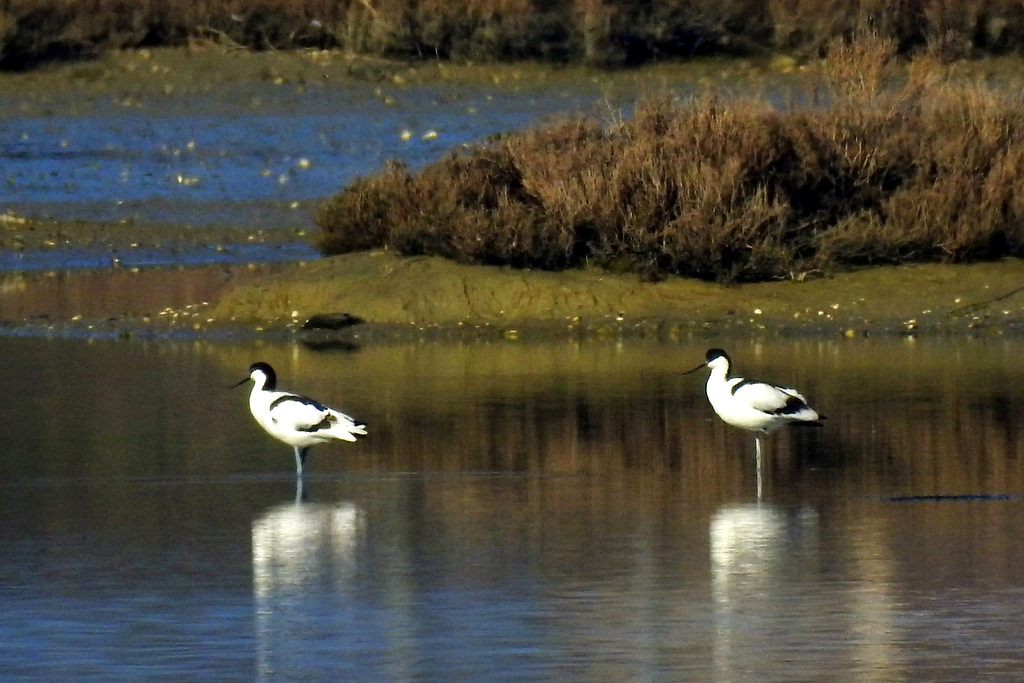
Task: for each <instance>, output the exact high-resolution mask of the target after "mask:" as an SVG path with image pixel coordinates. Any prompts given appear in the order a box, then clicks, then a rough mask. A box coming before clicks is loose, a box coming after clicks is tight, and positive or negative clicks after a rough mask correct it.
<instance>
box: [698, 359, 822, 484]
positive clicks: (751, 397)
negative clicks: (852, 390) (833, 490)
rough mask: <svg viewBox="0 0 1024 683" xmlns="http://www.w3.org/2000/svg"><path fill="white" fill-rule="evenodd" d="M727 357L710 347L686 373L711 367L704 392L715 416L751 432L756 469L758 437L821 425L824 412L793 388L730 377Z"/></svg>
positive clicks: (759, 442) (759, 447)
mask: <svg viewBox="0 0 1024 683" xmlns="http://www.w3.org/2000/svg"><path fill="white" fill-rule="evenodd" d="M729 364H730V361H729V356H728V355H727V354H726V353H725V351H723V350H722V349H710V350H709V351H708V352H707V355H706V356H705V358H704V362H703V363H701V364H700V365H698V366H697V367H695V368H694V369H692V370H689V371H688V372H686V373H685V374H690V373H691V372H697V371H698V370H700V369H701V368H703V367H708V368H711V374H710V375H708V382H707V385H706V386H705V392H706V393H707V395H708V401H710V402H711V407H712V408H714V410H715V412H716V413H717V414H718V417H720V418H722V421H723V422H725V423H726V424H730V425H732V426H733V427H739V428H740V429H745V430H746V431H748V432H753V433H754V443H755V447H756V449H757V464H758V472H760V466H761V437H762V436H764V435H765V434H770V433H771V432H773V431H775V430H776V429H779V428H780V427H784V426H785V425H792V424H803V425H815V426H818V427H820V426H821V420H824V419H825V416H824V415H819V414H818V412H817V411H816V410H814V409H813V408H811V407H810V406H809V405H807V399H806V398H804V397H803V395H802V394H800V392H798V391H796V390H795V389H788V388H786V387H781V386H778V385H777V384H769V383H768V382H759V381H757V380H753V379H744V378H742V377H729Z"/></svg>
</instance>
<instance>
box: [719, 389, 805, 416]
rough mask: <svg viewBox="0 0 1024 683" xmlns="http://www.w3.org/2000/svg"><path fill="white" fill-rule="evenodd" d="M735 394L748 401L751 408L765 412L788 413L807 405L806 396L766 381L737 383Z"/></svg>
mask: <svg viewBox="0 0 1024 683" xmlns="http://www.w3.org/2000/svg"><path fill="white" fill-rule="evenodd" d="M733 394H734V395H735V396H736V398H739V399H741V400H743V401H746V402H747V404H748V405H750V407H751V408H754V409H755V410H760V411H761V412H763V413H772V414H778V413H786V412H790V411H796V410H799V409H801V408H803V407H805V406H806V405H807V401H806V400H805V399H804V397H803V396H801V395H800V394H799V393H797V392H796V391H794V390H792V389H786V388H785V387H778V386H775V385H773V384H766V383H764V382H750V383H745V384H740V385H737V386H736V388H735V390H734V391H733Z"/></svg>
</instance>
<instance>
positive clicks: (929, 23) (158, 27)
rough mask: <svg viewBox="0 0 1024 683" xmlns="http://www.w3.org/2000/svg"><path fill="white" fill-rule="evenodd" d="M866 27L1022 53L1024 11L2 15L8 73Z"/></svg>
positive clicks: (798, 36)
mask: <svg viewBox="0 0 1024 683" xmlns="http://www.w3.org/2000/svg"><path fill="white" fill-rule="evenodd" d="M865 28H869V29H871V30H873V31H877V32H879V33H880V34H882V35H885V36H887V37H890V38H891V39H893V40H894V41H895V42H896V43H897V44H899V45H900V46H901V47H902V48H903V49H907V50H912V49H915V48H918V47H920V46H922V45H924V44H926V43H928V42H933V43H935V42H941V43H942V44H943V45H944V47H945V49H946V50H955V51H956V52H957V53H964V52H967V51H968V50H971V49H974V50H982V51H987V52H993V53H1000V52H1008V51H1012V50H1017V49H1019V46H1020V45H1021V43H1022V36H1024V8H1022V7H1021V5H1020V3H1017V2H1012V1H1011V0H997V1H995V2H986V3H979V2H977V1H976V0H920V1H918V2H901V3H881V2H877V0H860V1H856V2H850V1H838V0H831V1H827V2H806V1H804V0H773V1H772V2H765V1H764V0H725V1H724V2H723V1H722V0H661V1H659V2H635V1H634V0H554V1H552V2H529V1H527V0H474V1H473V2H443V1H438V0H434V1H426V2H424V1H422V0H374V1H373V2H369V1H367V0H340V1H338V2H324V1H323V0H259V1H258V2H238V1H237V0H211V1H209V2H202V3H200V2H195V1H194V0H168V1H166V2H161V3H136V2H130V1H126V0H97V1H96V2H90V3H82V2H77V1H76V0H20V1H19V2H9V3H5V4H4V8H3V11H0V38H2V40H0V64H4V65H7V66H24V65H26V64H32V63H34V62H37V61H39V60H45V59H53V58H67V57H75V56H83V55H90V54H93V53H95V52H97V51H99V50H103V49H109V48H119V47H135V46H154V45H181V44H184V43H186V42H194V41H196V40H212V41H216V42H219V43H222V44H228V45H242V46H246V47H251V48H255V49H288V48H302V47H307V48H308V47H316V48H342V49H344V50H345V51H347V52H349V53H350V54H360V55H373V56H381V55H383V56H406V57H414V58H428V59H438V58H441V59H447V58H463V59H464V58H468V59H484V60H494V59H545V60H554V61H565V60H585V61H588V62H590V63H594V64H612V65H621V64H630V63H637V62H641V61H645V60H649V59H657V58H665V57H669V58H673V57H674V58H678V57H691V56H693V55H700V54H713V53H725V54H750V53H752V52H759V51H768V50H786V51H796V52H800V53H807V54H813V53H814V52H815V51H817V50H819V49H820V48H821V46H822V45H824V44H825V43H827V42H828V41H829V40H831V39H833V38H835V37H837V36H846V35H850V34H852V33H855V32H857V31H862V30H864V29H865Z"/></svg>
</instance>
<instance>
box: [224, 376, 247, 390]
mask: <svg viewBox="0 0 1024 683" xmlns="http://www.w3.org/2000/svg"><path fill="white" fill-rule="evenodd" d="M250 379H251V378H249V377H246V378H245V379H243V380H242V381H241V382H237V383H235V384H231V385H228V389H234V388H235V387H240V386H242V385H243V384H245V383H246V382H248V381H249V380H250Z"/></svg>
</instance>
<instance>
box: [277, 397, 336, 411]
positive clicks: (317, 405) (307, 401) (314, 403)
mask: <svg viewBox="0 0 1024 683" xmlns="http://www.w3.org/2000/svg"><path fill="white" fill-rule="evenodd" d="M288 401H296V402H298V403H304V404H306V405H308V406H313V407H314V408H316V409H317V410H327V408H326V407H325V406H323V405H322V404H320V403H319V402H318V401H314V400H313V399H311V398H306V397H305V396H297V395H296V394H285V395H284V396H278V397H277V398H275V399H274V400H273V401H271V402H270V409H271V410H273V409H274V408H276V407H277V406H279V405H281V404H282V403H287V402H288Z"/></svg>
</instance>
